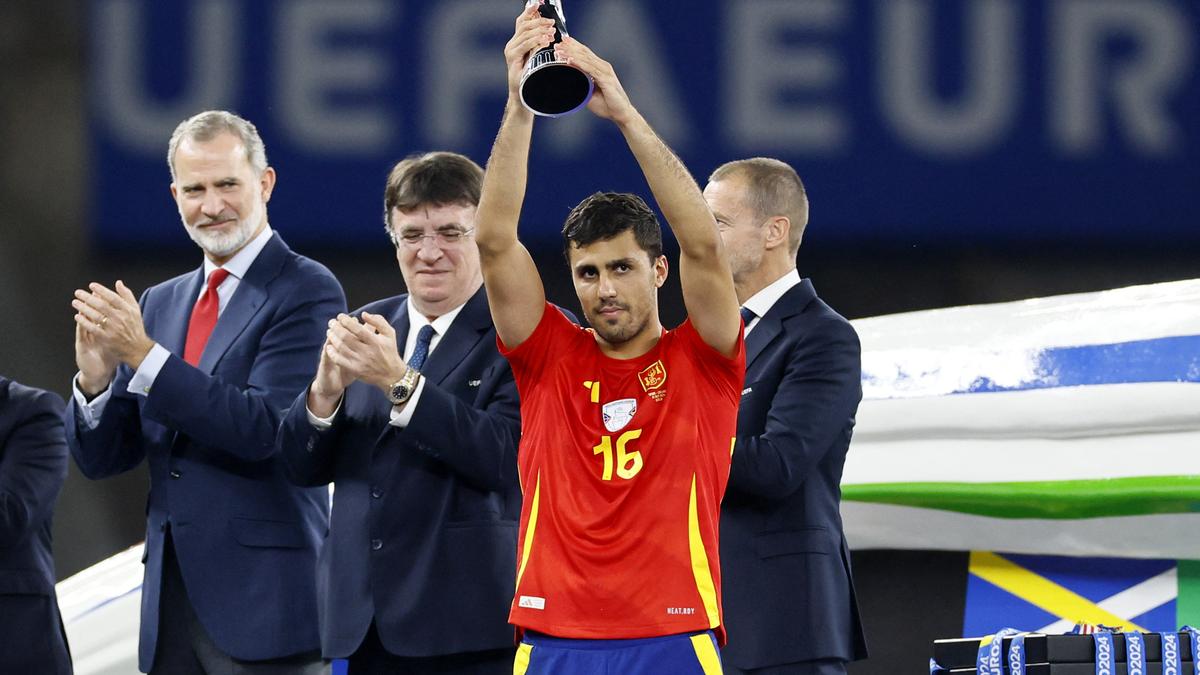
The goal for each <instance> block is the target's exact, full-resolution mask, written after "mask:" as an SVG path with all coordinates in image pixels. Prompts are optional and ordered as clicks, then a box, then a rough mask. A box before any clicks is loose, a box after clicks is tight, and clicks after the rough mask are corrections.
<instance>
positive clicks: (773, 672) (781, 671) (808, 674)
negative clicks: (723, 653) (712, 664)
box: [722, 659, 846, 675]
mask: <svg viewBox="0 0 1200 675" xmlns="http://www.w3.org/2000/svg"><path fill="white" fill-rule="evenodd" d="M722 670H724V671H725V675H846V662H845V661H839V660H837V659H822V660H820V661H804V662H801V663H785V664H783V665H779V666H768V667H766V668H751V669H750V670H742V669H740V668H735V667H734V666H731V665H728V664H724V665H723V666H722Z"/></svg>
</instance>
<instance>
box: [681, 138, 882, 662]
mask: <svg viewBox="0 0 1200 675" xmlns="http://www.w3.org/2000/svg"><path fill="white" fill-rule="evenodd" d="M704 196H705V199H706V200H707V201H708V204H709V208H711V209H712V211H713V215H714V216H715V217H716V220H717V225H718V226H719V228H720V230H721V237H722V239H723V240H724V242H725V249H726V251H728V254H729V262H730V267H731V268H732V269H733V280H734V286H735V287H736V289H737V296H738V302H739V303H740V304H741V305H742V318H743V319H744V321H745V323H746V383H745V388H744V389H743V392H742V400H741V405H740V407H739V409H738V428H737V439H736V444H735V448H734V452H733V466H732V467H731V469H730V474H729V485H728V487H727V489H726V492H725V501H724V502H723V503H722V505H721V567H722V572H723V575H724V584H725V621H726V623H727V624H728V630H729V644H728V645H727V646H726V647H725V649H724V650H723V651H722V661H723V663H724V667H725V672H726V673H727V674H735V675H736V674H738V673H747V674H753V675H841V674H843V673H845V672H846V662H847V661H853V660H856V659H860V658H863V657H865V656H866V645H865V642H864V638H863V632H862V624H861V621H860V620H859V616H858V605H857V602H856V601H855V597H854V583H853V580H852V578H851V574H850V550H849V547H848V546H847V545H846V537H845V535H844V534H843V533H842V519H841V513H840V511H839V504H840V502H841V487H840V484H841V478H842V467H843V465H844V464H845V462H846V450H847V449H848V447H849V445H850V435H851V432H852V431H853V429H854V415H855V412H856V411H857V409H858V402H859V400H860V399H861V398H862V388H861V384H860V372H861V365H860V357H859V342H858V335H857V334H856V333H855V332H854V328H853V327H852V326H851V325H850V323H849V322H847V321H846V320H845V319H844V318H842V317H841V316H839V315H838V314H837V313H836V312H834V311H833V310H832V309H830V308H829V306H828V305H826V304H825V303H824V302H822V301H821V300H820V298H818V297H817V293H816V291H815V290H814V289H813V285H812V282H811V281H809V280H808V279H801V278H800V275H799V274H798V273H797V272H796V252H797V251H798V250H799V248H800V238H801V235H802V234H803V232H804V226H805V225H806V224H807V222H808V198H807V196H806V195H805V190H804V185H803V183H801V181H800V177H799V176H797V175H796V172H795V171H794V170H793V169H792V168H791V167H790V166H788V165H787V164H784V163H783V162H780V161H778V160H774V159H766V158H755V159H747V160H741V161H737V162H730V163H728V164H725V165H723V166H721V167H719V168H718V169H717V170H716V171H714V172H713V174H712V176H711V177H710V178H709V183H708V186H707V187H705V189H704Z"/></svg>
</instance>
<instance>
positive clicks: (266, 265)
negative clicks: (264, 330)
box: [181, 234, 288, 375]
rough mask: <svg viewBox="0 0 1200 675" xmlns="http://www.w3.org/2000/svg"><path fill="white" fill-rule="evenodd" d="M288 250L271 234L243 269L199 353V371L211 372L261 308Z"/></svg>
mask: <svg viewBox="0 0 1200 675" xmlns="http://www.w3.org/2000/svg"><path fill="white" fill-rule="evenodd" d="M287 253H288V247H287V245H286V244H284V243H283V240H282V239H280V238H279V235H278V234H272V235H271V240H270V241H268V242H267V245H266V246H264V247H263V250H262V251H260V252H259V254H258V257H257V258H255V259H254V262H253V263H251V264H250V269H248V270H246V277H245V278H244V279H242V280H241V281H240V282H239V283H238V287H237V290H236V291H234V292H233V297H232V298H230V299H229V304H228V305H226V307H225V311H223V312H221V318H219V319H217V325H216V327H214V328H213V332H212V335H211V336H209V338H208V344H206V345H205V346H204V353H203V354H202V355H201V356H200V366H199V367H200V370H202V371H204V372H206V373H208V374H210V375H211V374H212V372H213V370H214V369H215V368H216V365H217V363H219V362H220V361H221V357H222V356H224V355H225V352H227V351H229V348H230V347H231V346H233V343H234V342H235V341H236V340H237V338H238V336H239V335H241V334H242V331H244V330H246V326H248V325H250V320H251V319H253V318H254V315H255V314H258V311H259V310H260V309H262V307H263V305H264V304H265V303H266V301H267V285H268V284H269V283H270V282H271V281H273V280H274V279H275V277H277V276H279V272H280V270H282V269H283V263H284V261H285V260H286V258H287ZM197 290H199V289H197ZM181 351H182V350H181Z"/></svg>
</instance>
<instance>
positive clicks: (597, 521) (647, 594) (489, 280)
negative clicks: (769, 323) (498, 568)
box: [476, 5, 745, 675]
mask: <svg viewBox="0 0 1200 675" xmlns="http://www.w3.org/2000/svg"><path fill="white" fill-rule="evenodd" d="M553 38H554V31H553V26H552V24H551V21H550V20H548V19H543V18H541V17H540V16H539V14H538V11H537V6H536V5H535V6H532V7H530V8H528V9H527V10H526V11H524V12H522V14H521V15H520V16H519V17H518V18H517V21H516V30H515V32H514V35H513V38H512V39H511V40H510V41H509V43H508V45H507V47H506V48H505V58H506V61H507V64H508V83H509V97H508V105H507V107H506V109H505V113H504V119H503V122H502V123H501V127H500V132H499V134H498V136H497V138H496V141H495V145H494V146H493V149H492V156H491V160H490V161H489V163H488V167H487V173H486V176H485V178H484V184H483V193H482V195H481V198H480V202H479V210H478V219H477V228H478V229H477V236H476V241H477V243H478V246H479V251H480V258H481V263H482V268H483V276H484V287H485V289H486V291H487V294H488V300H489V303H490V306H491V311H492V315H493V319H494V321H495V324H496V330H497V336H498V339H499V341H500V347H501V350H502V351H503V352H504V353H505V355H506V356H507V357H508V359H509V362H510V363H511V364H512V368H513V373H514V375H515V377H516V381H517V387H518V390H519V392H520V396H521V415H522V438H521V444H520V451H519V460H518V461H519V465H520V467H519V468H520V477H521V484H522V489H523V494H524V501H523V506H522V512H521V531H520V532H519V543H518V551H517V555H518V557H517V566H518V570H517V589H516V597H515V598H514V600H513V608H512V612H511V614H510V617H509V620H510V621H511V622H512V623H513V624H514V625H516V626H517V627H518V629H519V632H520V633H521V635H522V644H521V646H520V648H519V650H518V654H517V662H516V666H515V668H514V672H515V673H517V674H518V675H520V674H523V673H534V674H536V673H556V674H563V673H566V674H568V675H570V674H572V673H596V672H605V669H608V672H621V673H630V674H635V675H636V674H637V673H663V672H671V673H704V674H706V675H707V674H711V673H719V672H720V662H719V658H718V656H717V651H716V647H717V644H718V643H719V642H721V641H723V638H724V631H723V629H722V627H721V606H720V583H721V574H720V564H719V561H718V547H717V522H718V509H719V506H720V501H721V496H722V494H723V493H724V490H725V483H726V480H727V479H728V475H729V465H730V453H731V448H732V440H733V436H734V432H735V423H736V417H737V405H738V400H739V397H740V394H741V387H742V379H743V376H744V371H745V352H744V348H743V342H742V324H741V320H740V317H739V314H738V305H737V297H736V293H735V292H734V286H733V282H732V277H731V274H730V271H729V264H728V262H727V260H726V256H725V252H724V248H723V245H722V242H721V237H720V235H719V233H718V230H717V226H716V223H715V221H714V219H713V216H712V214H711V213H710V211H709V209H708V207H707V205H706V203H705V201H704V198H703V196H702V195H701V192H700V189H699V188H698V187H697V185H696V182H695V181H694V180H693V178H692V176H691V174H689V173H688V171H687V169H686V168H685V167H684V166H683V164H682V163H681V162H680V161H679V159H678V158H677V157H676V156H675V155H674V154H673V153H672V152H671V150H670V149H669V148H668V147H667V146H666V145H665V144H664V143H663V142H662V140H660V139H659V138H658V136H657V135H655V133H654V131H653V130H652V129H651V128H650V126H649V125H648V124H647V123H646V121H645V119H643V118H642V116H641V115H640V114H639V113H638V111H637V110H636V109H635V108H634V107H633V105H632V104H630V102H629V98H628V97H627V96H626V94H625V92H624V90H623V89H622V87H621V83H620V82H619V81H618V79H617V77H616V74H615V73H614V72H613V69H612V66H611V65H609V64H608V63H607V62H605V61H603V60H602V59H600V58H599V57H597V56H596V55H595V54H594V53H592V51H591V50H590V49H588V48H587V47H585V46H584V45H582V44H580V43H579V42H577V41H575V40H573V39H571V38H566V39H564V40H563V41H562V42H559V43H558V44H556V45H555V49H556V51H557V53H558V55H559V57H560V58H562V59H565V60H566V61H567V62H568V63H570V64H571V65H574V66H575V67H577V68H579V69H580V70H582V71H583V72H585V73H587V74H588V75H589V76H591V77H592V78H593V80H594V82H595V93H594V95H593V97H592V99H591V101H590V102H589V103H588V109H589V110H590V111H591V112H592V113H593V114H595V115H597V116H598V117H600V118H603V119H607V120H610V121H611V122H613V123H614V124H615V125H616V126H617V128H618V129H619V130H620V131H621V133H622V134H623V135H624V137H625V140H626V142H627V143H628V145H629V148H630V150H631V151H632V152H633V155H634V157H635V158H636V159H637V161H638V163H639V165H640V166H641V168H642V171H643V173H644V174H645V177H646V180H647V182H648V184H649V186H650V190H651V192H652V193H653V194H654V197H655V200H656V202H657V203H658V206H659V208H660V209H661V211H662V213H663V215H664V217H665V218H666V220H667V222H668V223H669V225H670V226H671V228H672V230H673V232H674V233H675V235H676V238H677V239H678V240H679V247H680V261H679V271H680V279H681V285H682V289H683V297H684V303H685V305H686V307H687V310H688V315H689V318H688V319H687V321H685V322H684V323H683V324H682V325H680V326H679V327H677V328H675V329H673V330H669V331H668V330H664V329H663V326H662V325H661V323H660V322H659V317H658V293H657V291H658V288H659V287H661V286H662V284H663V282H664V281H665V280H666V277H667V269H668V265H667V260H666V257H665V256H663V254H662V230H661V227H660V226H659V224H658V220H657V218H656V217H655V215H654V212H653V211H651V210H650V208H649V207H648V206H647V205H646V203H645V202H644V201H643V200H642V199H641V198H640V197H638V196H636V195H631V194H615V193H597V194H594V195H592V196H591V197H588V198H587V199H585V200H584V201H583V202H581V203H580V204H579V205H578V206H577V207H575V209H573V210H572V212H571V214H570V215H569V216H568V218H567V222H566V225H565V227H564V228H563V238H564V246H565V248H566V255H567V260H568V263H569V265H570V268H571V275H572V278H573V281H574V284H575V290H576V293H577V295H578V297H579V301H580V304H581V306H582V308H583V312H584V315H585V316H586V318H587V320H588V323H589V324H590V325H591V328H590V329H583V328H579V327H577V326H575V325H573V324H571V323H570V322H569V321H567V320H566V319H564V318H563V317H562V314H561V313H559V312H557V311H546V309H547V307H550V305H548V304H547V302H546V297H545V290H544V288H543V286H542V281H541V279H540V277H539V275H538V271H537V268H536V267H535V265H534V263H533V260H532V258H531V257H530V255H529V252H528V251H527V250H526V249H525V247H524V246H523V245H522V244H521V243H520V241H518V239H517V222H518V219H519V216H520V212H521V205H522V202H523V201H524V194H525V187H526V180H527V165H528V159H529V147H530V137H531V133H532V129H533V116H532V114H531V113H530V112H529V111H527V110H526V109H525V108H524V107H523V106H522V104H521V102H520V95H519V91H518V86H519V83H520V78H521V71H522V66H523V65H524V63H525V61H526V60H527V58H528V55H529V54H530V53H531V52H532V51H533V50H536V49H540V48H543V47H545V46H547V45H549V44H551V43H552V41H553Z"/></svg>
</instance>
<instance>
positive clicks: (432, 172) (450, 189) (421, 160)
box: [383, 152, 483, 233]
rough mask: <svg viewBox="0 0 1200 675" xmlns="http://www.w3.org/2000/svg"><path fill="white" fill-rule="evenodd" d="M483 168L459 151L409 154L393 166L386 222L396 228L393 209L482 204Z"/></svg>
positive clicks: (385, 200)
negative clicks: (393, 222) (480, 196)
mask: <svg viewBox="0 0 1200 675" xmlns="http://www.w3.org/2000/svg"><path fill="white" fill-rule="evenodd" d="M482 189H483V169H481V168H480V167H479V165H478V164H476V163H475V162H473V161H471V159H470V158H469V157H466V156H465V155H460V154H458V153H457V152H426V153H423V154H416V155H409V156H408V157H406V158H405V159H403V160H401V161H400V163H399V164H397V165H396V166H394V167H393V168H392V172H391V173H390V174H389V175H388V179H387V187H386V188H385V189H384V192H383V222H384V227H386V228H387V231H388V233H391V231H392V209H399V210H401V211H411V210H413V209H415V208H417V207H418V206H421V205H423V204H429V205H434V206H446V205H449V204H462V205H466V206H478V205H479V193H480V191H481V190H482Z"/></svg>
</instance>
